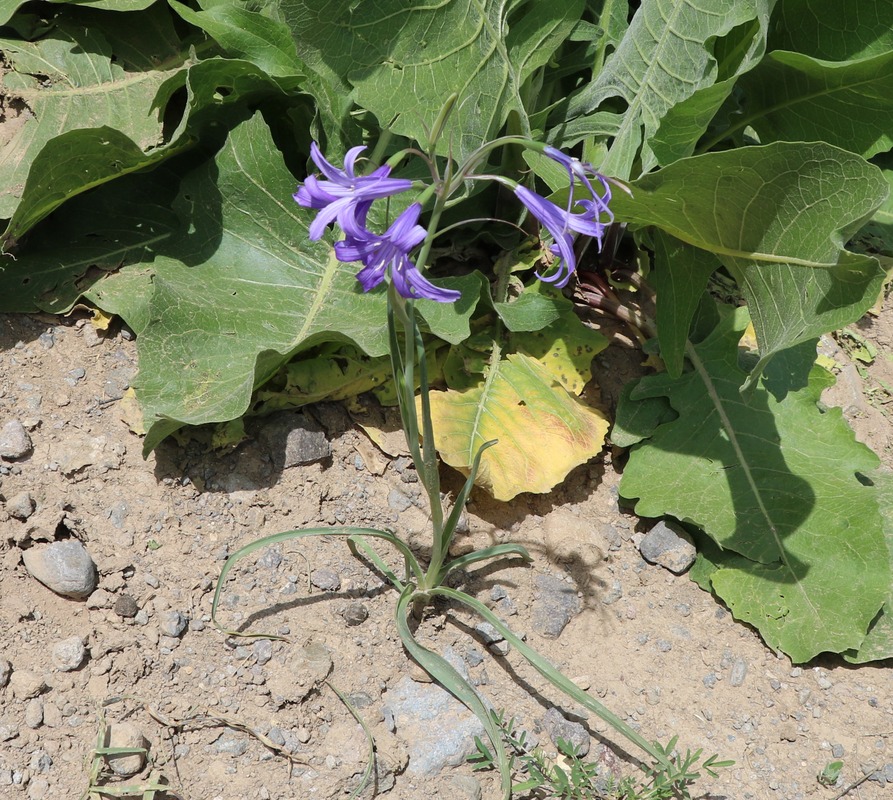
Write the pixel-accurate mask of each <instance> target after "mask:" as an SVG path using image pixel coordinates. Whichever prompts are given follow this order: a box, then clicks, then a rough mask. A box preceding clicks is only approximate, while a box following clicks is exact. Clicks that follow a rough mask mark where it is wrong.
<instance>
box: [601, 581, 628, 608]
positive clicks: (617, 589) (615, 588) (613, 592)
mask: <svg viewBox="0 0 893 800" xmlns="http://www.w3.org/2000/svg"><path fill="white" fill-rule="evenodd" d="M621 597H623V584H622V583H620V581H618V580H616V579H615V580H613V581H611V588H610V589H608V590H607V591H606V592H605V593H604V594H603V595H602V605H605V606H610V605H613V604H614V603H616V602H617V601H618V600H619V599H620V598H621Z"/></svg>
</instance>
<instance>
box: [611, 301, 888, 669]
mask: <svg viewBox="0 0 893 800" xmlns="http://www.w3.org/2000/svg"><path fill="white" fill-rule="evenodd" d="M747 322H748V318H747V312H746V309H743V308H740V309H736V310H735V311H734V312H731V311H728V312H727V313H726V314H725V315H724V318H723V319H722V320H721V322H720V324H719V325H718V326H717V328H716V329H715V331H714V332H713V333H712V334H711V335H710V336H709V337H708V338H707V339H705V340H704V341H703V342H701V343H700V344H698V345H696V346H694V347H689V348H688V351H687V356H688V358H689V361H690V362H691V364H692V369H691V370H690V371H689V372H686V373H685V374H683V375H682V376H681V377H680V378H677V379H673V378H671V377H669V376H668V375H659V376H654V377H650V378H645V379H643V380H642V381H641V382H640V383H639V385H638V387H637V388H636V390H635V391H634V392H633V394H632V399H633V400H634V401H635V400H637V399H639V398H654V397H666V398H667V399H668V400H669V402H670V404H671V405H672V407H673V409H674V410H675V411H676V413H677V414H678V417H677V418H676V419H674V420H672V421H670V422H665V423H663V424H659V425H658V426H657V427H656V428H655V429H654V431H653V432H652V433H651V436H650V438H648V439H647V440H645V441H643V442H642V443H641V444H639V445H637V446H636V447H635V448H633V450H632V452H631V454H630V460H629V463H628V464H627V466H626V469H625V470H624V475H623V480H622V482H621V485H620V492H621V494H622V495H623V496H624V497H628V498H638V500H637V503H636V511H637V513H638V514H640V515H642V516H645V517H657V516H661V515H664V514H670V515H672V516H674V517H676V518H678V519H681V520H684V521H687V522H691V523H694V524H695V525H698V526H699V527H701V528H702V529H703V530H704V531H705V532H706V533H707V534H708V535H709V536H710V537H711V538H712V539H713V540H714V541H715V542H717V543H718V544H719V546H720V547H721V548H722V549H723V550H724V551H726V552H725V553H717V554H714V555H713V556H711V560H713V562H714V569H712V571H711V570H708V571H707V573H708V574H707V577H708V578H709V582H710V585H711V586H712V588H713V590H714V591H715V592H716V593H717V594H718V595H719V596H720V597H722V598H723V600H725V602H726V603H727V604H728V605H729V607H730V608H731V609H732V611H733V613H734V614H735V616H736V617H737V618H739V619H743V620H746V621H747V622H749V623H750V624H752V625H754V626H755V627H756V628H758V629H759V631H760V633H761V634H762V636H763V637H764V638H765V640H766V641H767V642H768V644H769V645H770V646H771V647H773V648H778V649H781V650H783V651H784V652H786V653H787V654H788V655H790V656H791V658H792V659H793V660H794V661H798V662H802V661H807V660H809V659H810V658H812V657H814V656H815V655H817V654H818V653H820V652H823V651H826V650H827V651H832V652H838V653H839V652H842V651H844V650H847V649H850V648H856V647H858V646H859V645H860V644H861V642H862V640H863V638H864V636H865V632H866V630H867V629H868V626H869V623H870V622H871V620H872V619H873V617H874V616H875V615H876V614H877V612H878V610H879V608H880V607H881V605H882V604H883V602H884V600H885V598H886V596H887V593H888V591H889V586H890V566H889V558H888V557H887V549H886V545H885V543H884V537H883V531H882V529H881V518H880V515H879V513H878V504H877V499H876V496H875V490H874V489H873V487H871V486H866V485H864V484H863V482H862V481H860V480H859V476H860V475H866V474H868V473H869V472H871V471H872V470H873V469H874V468H875V467H876V466H877V463H878V462H877V457H876V456H875V455H874V454H873V453H872V452H871V451H870V450H868V448H866V447H865V446H864V445H861V444H859V443H857V442H856V441H855V438H854V437H853V434H852V431H851V430H850V429H849V428H848V427H847V425H846V423H845V422H844V420H843V417H842V414H841V412H840V410H839V409H829V410H827V411H824V412H822V411H821V410H820V409H819V407H818V400H819V397H820V394H821V392H822V390H823V389H824V388H825V387H827V386H828V385H829V383H830V382H831V380H832V379H831V377H830V376H829V374H828V373H827V372H825V371H824V370H822V369H820V368H815V369H814V370H813V371H812V372H811V373H810V375H809V382H808V385H807V386H805V387H802V388H797V387H796V385H792V384H791V381H790V378H789V376H790V375H793V374H798V373H801V372H802V365H801V364H799V363H793V362H795V361H802V360H803V358H804V355H805V350H804V348H799V349H798V350H797V351H787V354H790V360H791V362H792V363H786V358H779V359H778V360H777V361H775V362H773V364H772V365H771V368H770V370H769V372H768V373H767V375H766V377H764V379H763V380H762V381H761V382H760V385H759V386H758V387H757V388H756V389H755V391H754V392H753V393H752V396H751V397H750V398H749V401H747V402H745V401H744V400H743V399H742V397H741V395H740V393H739V390H738V387H739V386H740V384H741V382H742V380H743V379H744V372H743V370H742V369H741V368H740V367H739V365H738V341H739V338H740V336H741V334H742V332H743V331H744V329H745V327H746V325H747ZM787 354H786V356H787ZM806 355H807V356H808V354H806ZM769 382H771V383H772V386H771V388H772V391H769V389H768V388H767V383H769ZM779 396H780V397H783V399H782V400H778V399H776V398H777V397H779ZM651 418H652V420H654V422H655V423H657V422H658V421H659V418H660V417H659V415H657V414H654V415H651ZM701 579H702V580H703V579H704V575H703V573H702V575H701Z"/></svg>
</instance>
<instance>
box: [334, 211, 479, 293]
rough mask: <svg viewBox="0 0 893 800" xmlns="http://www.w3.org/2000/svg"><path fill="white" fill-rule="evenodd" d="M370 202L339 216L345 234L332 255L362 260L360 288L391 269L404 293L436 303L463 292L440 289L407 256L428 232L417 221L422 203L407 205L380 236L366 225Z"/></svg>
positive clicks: (370, 286)
mask: <svg viewBox="0 0 893 800" xmlns="http://www.w3.org/2000/svg"><path fill="white" fill-rule="evenodd" d="M370 205H371V202H366V203H362V204H360V205H359V206H357V207H356V213H355V214H354V215H350V216H347V217H345V218H343V219H339V224H340V225H341V227H342V228H344V233H345V234H346V238H345V239H344V241H342V242H336V243H335V255H336V257H337V258H338V260H339V261H343V262H350V261H362V262H363V264H364V265H365V266H364V267H363V269H361V270H360V271H359V272H358V273H357V280H358V281H359V282H360V285H361V286H362V287H363V291H364V292H368V291H369V290H370V289H373V288H375V287H376V286H378V285H379V284H380V283H381V282H382V281H383V280H384V279H385V275H386V274H387V273H388V271H389V270H390V275H391V280H392V281H393V283H394V287H395V288H396V289H397V291H398V292H399V293H400V294H401V295H402V296H403V297H407V298H419V297H424V298H427V299H428V300H436V301H437V302H438V303H454V302H455V301H456V300H458V299H459V298H460V297H461V296H462V295H461V293H460V292H456V291H453V290H451V289H439V288H438V287H437V286H435V285H434V284H433V283H431V282H430V281H429V280H427V278H425V277H424V276H423V275H422V273H421V272H419V270H418V268H417V267H416V265H415V264H413V263H412V261H410V260H409V253H410V252H411V251H412V250H413V249H414V248H415V247H417V246H418V245H419V244H421V243H422V241H423V240H424V239H425V237H426V236H427V235H428V232H427V231H426V230H425V229H424V228H423V227H422V226H421V225H419V224H418V221H419V214H421V213H422V206H421V204H420V203H413V204H412V205H411V206H409V208H407V209H406V210H405V211H404V212H403V213H402V214H400V216H399V217H397V219H395V220H394V223H393V224H392V225H391V227H390V228H388V229H387V231H385V232H384V233H383V234H382V235H380V236H379V235H378V234H376V233H372V232H371V231H369V230H367V229H366V214H367V213H368V212H369V206H370Z"/></svg>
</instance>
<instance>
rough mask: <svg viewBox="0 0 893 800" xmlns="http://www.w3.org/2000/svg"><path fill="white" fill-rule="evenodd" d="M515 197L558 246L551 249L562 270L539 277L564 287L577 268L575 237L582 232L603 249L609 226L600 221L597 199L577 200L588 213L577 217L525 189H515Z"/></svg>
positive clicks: (519, 187)
mask: <svg viewBox="0 0 893 800" xmlns="http://www.w3.org/2000/svg"><path fill="white" fill-rule="evenodd" d="M515 195H516V196H517V197H518V199H519V200H520V201H521V202H522V203H524V205H525V206H527V209H528V210H529V211H530V213H531V214H533V216H535V217H536V218H537V219H538V220H539V221H540V222H541V223H542V224H543V225H544V226H545V228H546V230H547V231H549V233H551V234H552V239H553V240H554V244H552V246H551V247H550V248H549V249H550V250H551V251H552V253H554V254H555V255H556V256H558V257H559V258H560V259H561V261H560V262H559V263H558V264H557V267H558V271H557V272H556V273H555V274H554V275H552V276H551V277H545V276H543V275H540V274H539V273H537V278H539V279H540V280H541V281H546V282H547V283H554V284H555V285H556V286H558V287H560V288H563V287H564V286H566V285H567V282H568V281H569V280H570V277H571V275H573V273H574V270H576V268H577V257H576V256H575V255H574V236H573V234H574V233H582V234H584V235H586V236H591V237H592V238H593V239H595V240H596V241H597V242H598V244H599V247H601V243H602V237H603V236H604V233H605V224H604V223H603V222H600V221H599V214H600V208H599V205H598V203H596V201H595V200H577V202H576V203H575V205H578V206H583V208H584V209H585V210H584V211H583V213H577V214H574V213H571V212H569V211H565V210H564V209H562V208H559V207H558V206H556V205H555V203H551V202H549V201H548V200H546V198H545V197H542V196H540V195H538V194H537V193H536V192H532V191H530V189H528V188H526V187H524V186H517V187H515Z"/></svg>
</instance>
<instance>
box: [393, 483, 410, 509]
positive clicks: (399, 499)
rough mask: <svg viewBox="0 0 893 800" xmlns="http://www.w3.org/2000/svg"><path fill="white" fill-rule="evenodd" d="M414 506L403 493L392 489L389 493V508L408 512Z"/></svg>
mask: <svg viewBox="0 0 893 800" xmlns="http://www.w3.org/2000/svg"><path fill="white" fill-rule="evenodd" d="M411 505H412V500H410V499H409V498H408V497H407V496H406V495H405V494H403V492H401V491H400V490H398V489H391V491H390V492H389V493H388V508H390V509H391V510H393V511H398V512H399V511H406V509H408V508H409V507H410V506H411Z"/></svg>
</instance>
